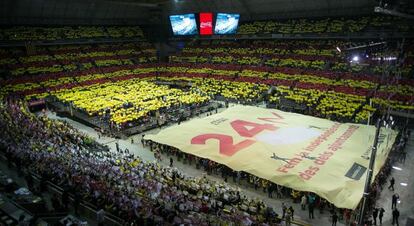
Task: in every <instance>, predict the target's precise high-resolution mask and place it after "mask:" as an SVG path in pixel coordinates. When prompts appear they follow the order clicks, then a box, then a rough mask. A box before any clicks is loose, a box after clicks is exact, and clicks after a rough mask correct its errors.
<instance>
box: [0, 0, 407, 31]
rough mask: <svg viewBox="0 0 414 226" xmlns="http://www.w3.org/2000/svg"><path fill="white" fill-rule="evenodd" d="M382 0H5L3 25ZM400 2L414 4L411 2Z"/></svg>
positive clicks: (160, 19) (328, 9) (313, 13)
mask: <svg viewBox="0 0 414 226" xmlns="http://www.w3.org/2000/svg"><path fill="white" fill-rule="evenodd" d="M378 1H380V0H2V1H0V23H1V24H3V25H10V24H162V23H167V22H168V20H167V18H168V17H167V16H168V15H169V14H179V13H190V12H206V11H207V12H234V13H240V14H241V20H245V21H246V20H266V19H286V18H298V17H324V16H354V15H360V14H370V13H373V11H374V7H375V6H377V5H378V4H379V3H378ZM381 1H393V2H394V3H395V2H398V5H399V6H400V7H401V8H403V9H407V8H411V9H412V8H414V7H413V4H414V3H413V2H414V1H411V0H381Z"/></svg>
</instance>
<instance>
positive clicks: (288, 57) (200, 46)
mask: <svg viewBox="0 0 414 226" xmlns="http://www.w3.org/2000/svg"><path fill="white" fill-rule="evenodd" d="M349 44H350V43H349V42H344V41H332V40H330V41H325V40H319V41H316V40H315V41H298V40H292V41H242V42H236V41H215V42H211V41H206V42H204V41H202V42H192V43H189V44H188V45H187V46H186V47H185V48H184V49H182V51H181V52H180V53H177V54H175V55H172V56H170V58H169V60H170V62H174V63H185V62H190V63H216V64H240V65H256V66H263V65H266V66H271V67H292V68H303V69H315V70H325V71H340V72H353V73H365V74H377V75H378V74H381V73H382V71H383V68H384V65H386V68H388V69H390V70H392V71H394V72H395V73H397V72H399V73H401V74H402V76H405V77H408V76H410V74H412V72H413V70H412V67H413V65H414V58H413V56H412V54H411V52H407V53H406V54H405V56H402V55H401V56H402V58H404V59H405V60H404V63H400V62H399V61H393V62H390V64H388V63H383V62H381V61H380V60H376V59H377V58H380V55H378V54H376V53H372V56H370V55H368V56H370V57H369V58H368V57H366V54H363V56H362V55H361V56H360V57H359V58H360V59H359V63H354V62H351V63H350V60H352V56H348V55H346V54H341V53H339V52H338V51H337V49H336V47H337V46H347V45H349ZM407 49H409V46H407ZM370 54H371V53H370ZM391 54H394V55H392V56H399V55H400V54H399V53H398V52H397V50H395V51H394V52H392V53H389V54H388V55H391ZM388 55H387V56H388ZM387 56H385V57H387Z"/></svg>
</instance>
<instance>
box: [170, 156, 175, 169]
mask: <svg viewBox="0 0 414 226" xmlns="http://www.w3.org/2000/svg"><path fill="white" fill-rule="evenodd" d="M173 163H174V160H173V158H172V157H170V167H173Z"/></svg>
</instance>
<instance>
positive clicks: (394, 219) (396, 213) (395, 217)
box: [392, 208, 400, 226]
mask: <svg viewBox="0 0 414 226" xmlns="http://www.w3.org/2000/svg"><path fill="white" fill-rule="evenodd" d="M399 217H400V211H398V209H397V208H395V209H394V210H393V211H392V225H394V224H397V226H399V224H398V218H399Z"/></svg>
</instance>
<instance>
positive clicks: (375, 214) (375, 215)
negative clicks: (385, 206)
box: [372, 208, 378, 225]
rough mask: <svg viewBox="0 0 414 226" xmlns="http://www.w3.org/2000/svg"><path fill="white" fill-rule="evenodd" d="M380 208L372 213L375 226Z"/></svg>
mask: <svg viewBox="0 0 414 226" xmlns="http://www.w3.org/2000/svg"><path fill="white" fill-rule="evenodd" d="M377 216H378V208H374V211H372V218H374V225H377Z"/></svg>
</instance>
